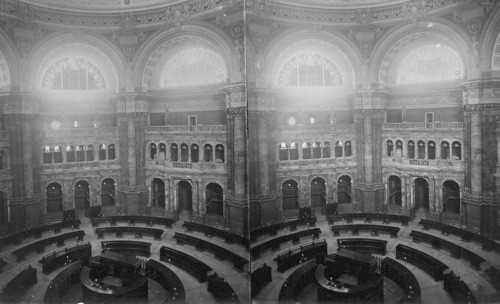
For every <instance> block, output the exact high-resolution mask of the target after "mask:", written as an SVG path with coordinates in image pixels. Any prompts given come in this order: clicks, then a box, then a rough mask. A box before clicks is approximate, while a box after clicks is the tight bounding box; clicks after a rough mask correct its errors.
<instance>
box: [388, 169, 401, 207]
mask: <svg viewBox="0 0 500 304" xmlns="http://www.w3.org/2000/svg"><path fill="white" fill-rule="evenodd" d="M389 204H392V205H399V206H401V179H400V178H399V177H397V176H395V175H391V176H390V177H389Z"/></svg>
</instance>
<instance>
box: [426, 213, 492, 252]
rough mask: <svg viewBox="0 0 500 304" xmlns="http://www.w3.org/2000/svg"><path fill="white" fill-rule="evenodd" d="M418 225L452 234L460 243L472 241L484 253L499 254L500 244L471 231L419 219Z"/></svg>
mask: <svg viewBox="0 0 500 304" xmlns="http://www.w3.org/2000/svg"><path fill="white" fill-rule="evenodd" d="M419 224H420V225H422V226H423V227H424V228H425V229H436V230H440V231H441V234H444V235H448V234H453V235H457V236H459V237H460V238H461V239H462V241H464V242H470V241H474V242H476V243H479V244H482V245H483V250H485V251H491V250H494V251H496V252H497V253H500V244H498V243H497V242H495V241H493V240H491V239H489V238H487V237H485V236H482V235H480V234H476V233H474V232H472V231H468V230H465V229H462V228H459V227H455V226H451V225H447V224H443V223H440V222H435V221H430V220H426V219H421V220H420V223H419Z"/></svg>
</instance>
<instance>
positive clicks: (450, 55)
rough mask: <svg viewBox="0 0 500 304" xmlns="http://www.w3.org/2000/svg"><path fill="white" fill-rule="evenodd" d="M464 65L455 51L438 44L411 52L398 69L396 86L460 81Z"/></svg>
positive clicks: (424, 46)
mask: <svg viewBox="0 0 500 304" xmlns="http://www.w3.org/2000/svg"><path fill="white" fill-rule="evenodd" d="M463 74H464V65H463V63H462V59H461V58H460V55H459V54H458V52H457V51H455V50H454V49H452V48H451V47H449V46H446V45H441V44H439V43H434V44H428V45H423V46H421V47H419V48H417V49H415V50H413V51H411V52H410V53H409V54H408V55H406V57H405V58H404V59H403V60H402V61H401V64H400V65H399V67H398V72H397V78H396V83H397V84H415V83H425V82H434V81H446V80H454V79H461V78H462V77H463Z"/></svg>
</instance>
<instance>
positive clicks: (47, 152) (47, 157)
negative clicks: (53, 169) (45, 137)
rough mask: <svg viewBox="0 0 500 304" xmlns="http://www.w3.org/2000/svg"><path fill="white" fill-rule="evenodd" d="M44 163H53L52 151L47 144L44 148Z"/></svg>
mask: <svg viewBox="0 0 500 304" xmlns="http://www.w3.org/2000/svg"><path fill="white" fill-rule="evenodd" d="M43 163H44V164H51V163H52V151H51V150H50V147H49V146H45V147H44V148H43Z"/></svg>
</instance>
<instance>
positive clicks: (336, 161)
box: [278, 156, 355, 167]
mask: <svg viewBox="0 0 500 304" xmlns="http://www.w3.org/2000/svg"><path fill="white" fill-rule="evenodd" d="M354 162H355V159H354V156H349V157H336V158H314V159H297V160H281V161H279V162H278V166H279V167H293V166H299V167H304V166H312V165H348V164H349V163H354Z"/></svg>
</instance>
